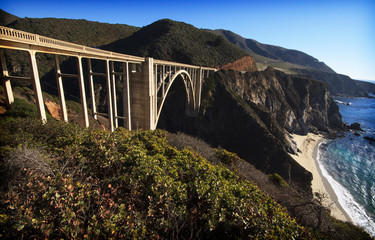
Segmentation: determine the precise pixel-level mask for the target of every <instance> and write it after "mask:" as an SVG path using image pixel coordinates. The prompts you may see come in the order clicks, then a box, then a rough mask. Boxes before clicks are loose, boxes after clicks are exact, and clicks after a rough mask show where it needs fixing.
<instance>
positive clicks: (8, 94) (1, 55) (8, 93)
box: [0, 50, 14, 105]
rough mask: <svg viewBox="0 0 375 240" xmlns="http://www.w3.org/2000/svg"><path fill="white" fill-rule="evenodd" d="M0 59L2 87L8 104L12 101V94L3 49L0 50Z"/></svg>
mask: <svg viewBox="0 0 375 240" xmlns="http://www.w3.org/2000/svg"><path fill="white" fill-rule="evenodd" d="M0 61H1V69H2V78H3V79H2V82H3V86H4V89H5V94H6V98H7V104H8V105H10V104H12V103H13V102H14V96H13V91H12V85H11V84H10V79H9V73H8V68H7V64H6V62H5V56H4V51H3V50H0Z"/></svg>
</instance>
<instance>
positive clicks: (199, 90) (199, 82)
mask: <svg viewBox="0 0 375 240" xmlns="http://www.w3.org/2000/svg"><path fill="white" fill-rule="evenodd" d="M194 84H195V88H194V90H195V106H194V108H195V111H196V112H197V113H198V111H199V108H200V107H201V96H202V67H200V68H199V69H197V73H196V75H195V83H194Z"/></svg>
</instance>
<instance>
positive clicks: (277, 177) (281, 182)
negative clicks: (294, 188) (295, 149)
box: [268, 173, 289, 187]
mask: <svg viewBox="0 0 375 240" xmlns="http://www.w3.org/2000/svg"><path fill="white" fill-rule="evenodd" d="M268 178H269V180H270V181H271V182H273V183H274V184H276V185H277V186H280V187H288V186H289V185H288V183H287V182H286V181H285V180H284V179H283V178H282V177H281V176H280V175H279V174H277V173H273V174H269V175H268Z"/></svg>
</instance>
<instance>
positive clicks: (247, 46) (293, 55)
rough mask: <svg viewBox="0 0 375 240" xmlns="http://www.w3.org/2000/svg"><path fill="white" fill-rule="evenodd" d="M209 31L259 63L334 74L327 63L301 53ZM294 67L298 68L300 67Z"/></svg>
mask: <svg viewBox="0 0 375 240" xmlns="http://www.w3.org/2000/svg"><path fill="white" fill-rule="evenodd" d="M208 31H210V32H213V33H215V34H218V35H220V36H223V37H225V38H226V39H227V40H229V41H230V42H231V43H233V44H235V45H236V46H238V47H239V48H241V49H242V50H244V51H245V52H247V53H249V54H250V55H251V56H253V57H254V59H255V60H256V61H257V62H259V63H262V62H269V65H271V66H273V67H275V68H277V67H278V66H277V65H272V62H273V63H278V64H280V62H286V63H291V65H289V66H287V67H288V68H291V67H293V64H297V65H301V66H303V67H307V68H314V69H317V70H320V71H325V72H332V73H334V71H333V70H332V69H331V68H330V67H328V66H327V65H326V64H325V63H323V62H319V60H318V59H316V58H314V57H312V56H310V55H308V54H306V53H303V52H301V51H297V50H291V49H286V48H283V47H278V46H273V45H269V44H262V43H259V42H257V41H255V40H253V39H245V38H243V37H241V36H240V35H238V34H235V33H233V32H231V31H228V30H222V29H218V30H208ZM275 60H276V61H275ZM294 67H297V68H298V67H300V66H294Z"/></svg>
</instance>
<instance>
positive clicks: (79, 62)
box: [77, 56, 89, 127]
mask: <svg viewBox="0 0 375 240" xmlns="http://www.w3.org/2000/svg"><path fill="white" fill-rule="evenodd" d="M77 65H78V81H79V92H80V96H81V105H82V114H83V124H84V126H85V127H89V116H88V112H87V103H86V91H85V82H84V78H83V68H82V57H80V56H78V57H77Z"/></svg>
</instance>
